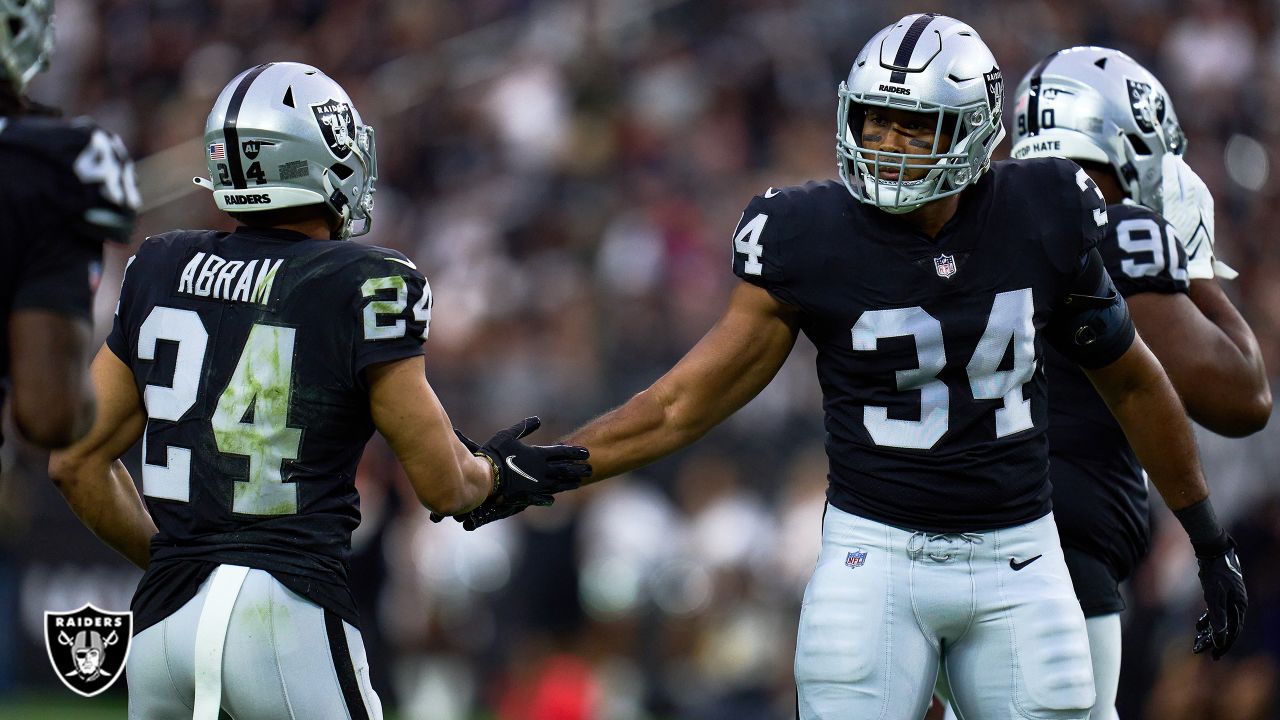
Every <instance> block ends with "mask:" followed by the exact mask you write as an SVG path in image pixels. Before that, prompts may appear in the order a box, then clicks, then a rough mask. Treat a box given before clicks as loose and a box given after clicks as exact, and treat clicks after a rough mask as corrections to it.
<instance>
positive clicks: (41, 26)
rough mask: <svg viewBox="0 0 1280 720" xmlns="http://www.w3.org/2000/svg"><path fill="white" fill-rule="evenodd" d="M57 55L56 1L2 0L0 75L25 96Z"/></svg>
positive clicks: (0, 6)
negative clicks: (54, 38)
mask: <svg viewBox="0 0 1280 720" xmlns="http://www.w3.org/2000/svg"><path fill="white" fill-rule="evenodd" d="M52 53H53V0H0V72H3V74H4V75H3V77H4V79H6V80H8V81H9V84H10V85H11V86H12V87H13V89H14V91H15V92H19V93H21V92H22V91H23V90H25V89H26V87H27V83H29V82H31V78H33V77H35V76H36V73H39V72H40V71H41V70H44V69H45V68H47V67H49V55H51V54H52Z"/></svg>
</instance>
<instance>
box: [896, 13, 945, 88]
mask: <svg viewBox="0 0 1280 720" xmlns="http://www.w3.org/2000/svg"><path fill="white" fill-rule="evenodd" d="M936 17H938V13H925V14H924V15H921V16H920V17H918V18H916V21H915V22H913V23H911V27H909V28H907V34H906V35H903V36H902V44H901V45H899V46H898V55H897V56H896V57H894V58H893V66H894V67H895V68H904V67H910V63H911V54H912V53H914V52H915V51H916V43H918V42H920V36H921V35H923V34H924V29H925V28H927V27H929V23H931V22H933V19H934V18H936ZM906 81H907V73H906V71H904V70H894V71H893V74H892V75H890V76H889V82H894V83H904V82H906Z"/></svg>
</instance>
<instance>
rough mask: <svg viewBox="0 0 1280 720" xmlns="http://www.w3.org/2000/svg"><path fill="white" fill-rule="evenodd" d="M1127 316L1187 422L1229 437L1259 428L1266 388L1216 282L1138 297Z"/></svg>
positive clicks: (1248, 333)
mask: <svg viewBox="0 0 1280 720" xmlns="http://www.w3.org/2000/svg"><path fill="white" fill-rule="evenodd" d="M1129 309H1130V311H1131V312H1132V314H1133V322H1134V324H1135V325H1136V326H1137V327H1138V332H1140V333H1142V337H1143V339H1144V340H1146V343H1147V346H1148V347H1150V348H1151V351H1152V352H1153V353H1155V356H1156V357H1157V358H1159V360H1160V364H1161V365H1163V366H1164V369H1165V372H1167V373H1168V375H1169V379H1170V380H1172V381H1173V386H1174V387H1175V388H1176V389H1177V391H1178V394H1179V395H1180V396H1181V397H1182V400H1183V402H1184V403H1186V407H1187V414H1188V415H1190V416H1191V419H1193V420H1195V421H1196V422H1198V423H1200V424H1201V425H1203V426H1205V427H1206V428H1208V429H1210V430H1212V431H1213V432H1216V433H1218V434H1221V435H1227V436H1229V437H1243V436H1245V435H1250V434H1252V433H1255V432H1258V431H1259V430H1261V429H1262V428H1263V427H1264V426H1265V425H1266V424H1267V420H1268V419H1269V418H1270V416H1271V386H1270V384H1269V383H1268V382H1267V372H1266V368H1265V367H1264V366H1263V364H1262V351H1261V349H1260V348H1259V347H1258V340H1257V338H1255V337H1254V335H1253V331H1252V330H1251V329H1250V328H1249V325H1248V323H1246V322H1245V320H1244V318H1243V317H1241V316H1240V313H1239V312H1238V311H1237V310H1236V308H1235V306H1233V305H1232V304H1231V301H1230V300H1229V299H1227V296H1226V293H1224V292H1223V291H1222V288H1221V287H1220V286H1219V285H1218V282H1217V281H1216V280H1213V279H1200V280H1192V281H1191V295H1190V297H1187V296H1185V295H1165V294H1158V293H1139V294H1137V295H1133V296H1131V297H1130V298H1129Z"/></svg>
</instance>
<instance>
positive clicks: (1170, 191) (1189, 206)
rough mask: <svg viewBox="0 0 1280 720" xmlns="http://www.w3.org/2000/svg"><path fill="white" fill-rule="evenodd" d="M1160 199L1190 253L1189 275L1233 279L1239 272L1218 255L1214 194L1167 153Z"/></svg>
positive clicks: (1188, 261)
mask: <svg viewBox="0 0 1280 720" xmlns="http://www.w3.org/2000/svg"><path fill="white" fill-rule="evenodd" d="M1161 171H1162V173H1163V175H1162V177H1161V184H1160V198H1161V202H1162V204H1163V206H1164V207H1163V209H1162V210H1161V214H1162V215H1164V217H1165V219H1166V220H1168V221H1169V223H1170V224H1172V225H1173V230H1174V232H1175V233H1177V235H1178V241H1179V242H1181V243H1182V249H1183V250H1185V251H1186V253H1187V275H1188V276H1189V277H1190V278H1191V279H1192V280H1204V279H1208V278H1212V277H1215V276H1216V277H1220V278H1223V279H1226V280H1230V279H1232V278H1234V277H1236V275H1238V274H1239V273H1237V272H1236V271H1235V270H1232V269H1231V267H1230V266H1229V265H1227V264H1226V263H1224V262H1222V261H1221V260H1218V259H1217V257H1216V256H1215V255H1214V247H1213V243H1214V225H1213V195H1212V193H1210V192H1209V188H1208V187H1207V186H1206V185H1205V184H1204V181H1203V180H1201V179H1200V176H1199V175H1197V174H1196V173H1195V171H1194V170H1192V169H1191V166H1190V165H1187V162H1186V161H1185V160H1183V159H1182V156H1180V155H1174V154H1173V153H1165V156H1164V158H1163V159H1162V160H1161Z"/></svg>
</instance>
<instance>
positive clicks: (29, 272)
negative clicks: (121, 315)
mask: <svg viewBox="0 0 1280 720" xmlns="http://www.w3.org/2000/svg"><path fill="white" fill-rule="evenodd" d="M45 219H47V220H49V221H50V222H49V223H40V224H43V225H46V226H53V225H56V224H58V221H57V220H56V218H45ZM22 255H23V261H22V270H21V273H20V274H19V275H18V278H17V283H16V287H15V288H14V294H13V309H14V310H49V311H52V312H54V313H57V314H59V315H66V316H70V317H75V318H80V319H84V320H89V319H91V316H92V313H93V293H94V290H96V289H97V286H98V280H99V278H100V277H101V274H102V245H101V244H98V243H93V244H89V243H82V242H77V241H75V240H73V239H71V238H69V237H67V236H66V235H63V234H59V233H58V232H57V230H56V228H53V229H52V232H51V233H50V234H47V235H44V234H42V235H40V236H39V237H35V238H31V239H30V241H29V242H28V244H27V245H26V246H25V247H23V248H22Z"/></svg>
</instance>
